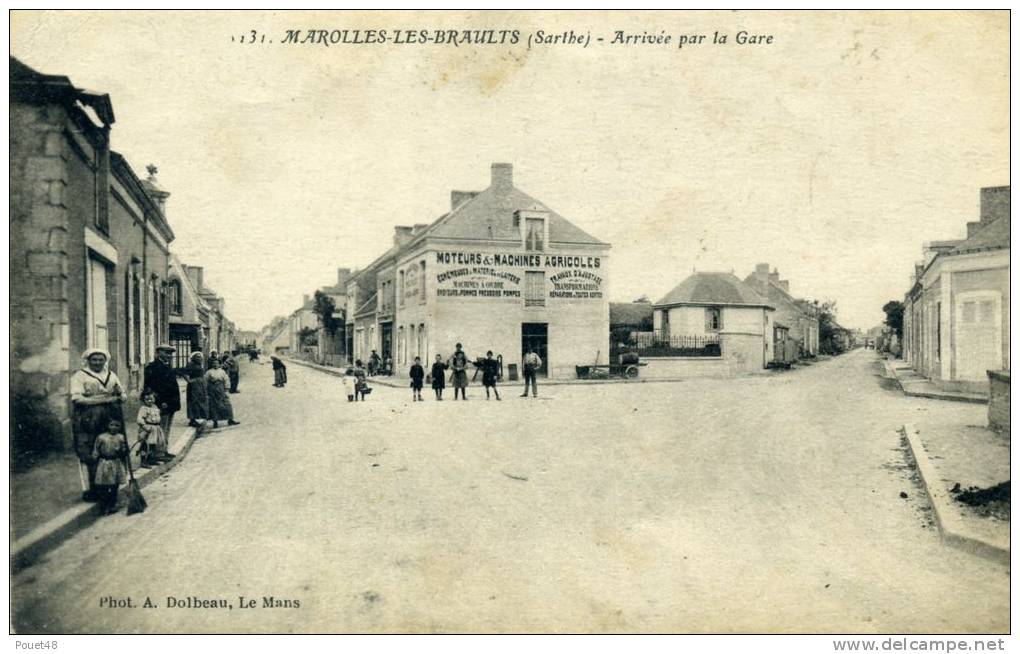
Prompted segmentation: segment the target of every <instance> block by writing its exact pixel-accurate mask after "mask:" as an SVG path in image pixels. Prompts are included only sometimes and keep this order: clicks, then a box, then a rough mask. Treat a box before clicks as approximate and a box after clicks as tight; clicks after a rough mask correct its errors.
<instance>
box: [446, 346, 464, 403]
mask: <svg viewBox="0 0 1020 654" xmlns="http://www.w3.org/2000/svg"><path fill="white" fill-rule="evenodd" d="M467 365H468V356H467V353H465V352H464V350H462V349H461V344H460V343H457V349H456V351H455V352H454V353H453V356H452V357H451V358H450V370H452V371H453V375H452V377H453V399H454V401H456V400H457V395H458V393H459V394H460V396H461V397H462V398H463V399H465V400H466V399H467V386H468V378H467Z"/></svg>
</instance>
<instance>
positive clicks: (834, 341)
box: [811, 300, 843, 354]
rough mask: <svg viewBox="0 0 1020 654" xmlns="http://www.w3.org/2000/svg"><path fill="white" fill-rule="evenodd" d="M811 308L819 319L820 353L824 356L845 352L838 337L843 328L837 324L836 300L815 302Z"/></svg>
mask: <svg viewBox="0 0 1020 654" xmlns="http://www.w3.org/2000/svg"><path fill="white" fill-rule="evenodd" d="M811 306H812V307H813V308H814V312H815V317H817V318H818V349H819V351H820V352H821V353H822V354H839V353H840V352H842V351H843V345H842V342H841V341H840V339H839V338H838V335H839V332H840V331H843V328H842V327H840V326H839V323H837V322H836V302H835V300H828V301H826V302H819V301H818V300H814V301H813V302H812V303H811Z"/></svg>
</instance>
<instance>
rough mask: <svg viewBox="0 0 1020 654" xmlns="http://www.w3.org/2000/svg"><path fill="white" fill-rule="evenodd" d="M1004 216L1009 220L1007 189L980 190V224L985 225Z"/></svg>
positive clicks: (990, 188)
mask: <svg viewBox="0 0 1020 654" xmlns="http://www.w3.org/2000/svg"><path fill="white" fill-rule="evenodd" d="M1004 216H1005V217H1006V219H1007V220H1008V219H1009V187H1008V186H991V187H988V188H983V189H981V224H982V225H987V224H988V223H990V222H993V221H996V220H998V219H999V218H1002V217H1004ZM968 231H969V228H968Z"/></svg>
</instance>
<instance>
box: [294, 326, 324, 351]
mask: <svg viewBox="0 0 1020 654" xmlns="http://www.w3.org/2000/svg"><path fill="white" fill-rule="evenodd" d="M298 341H299V342H300V343H301V345H302V346H305V345H318V343H319V334H318V331H317V330H316V329H315V328H314V327H302V328H301V329H299V330H298Z"/></svg>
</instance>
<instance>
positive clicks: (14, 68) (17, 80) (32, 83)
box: [9, 57, 116, 125]
mask: <svg viewBox="0 0 1020 654" xmlns="http://www.w3.org/2000/svg"><path fill="white" fill-rule="evenodd" d="M9 72H10V93H11V96H12V97H13V98H20V99H23V100H27V101H30V102H45V101H49V100H51V99H52V100H60V101H63V102H74V101H75V100H77V101H79V102H81V103H82V104H83V105H85V106H87V107H91V108H92V110H93V111H95V112H96V116H97V117H98V118H99V119H100V120H101V121H103V124H104V125H112V124H113V123H114V121H115V120H116V119H115V118H114V115H113V103H111V102H110V96H109V94H107V93H97V92H94V91H87V90H85V89H82V88H78V87H76V86H74V85H73V84H71V80H70V78H68V77H67V76H65V75H46V74H44V73H40V72H39V71H37V70H35V69H34V68H31V67H30V66H27V65H25V64H24V63H22V62H21V61H19V60H18V59H16V58H14V57H11V58H10V68H9Z"/></svg>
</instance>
